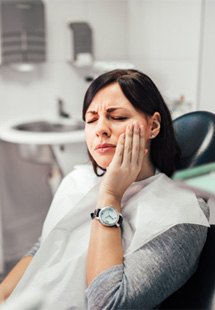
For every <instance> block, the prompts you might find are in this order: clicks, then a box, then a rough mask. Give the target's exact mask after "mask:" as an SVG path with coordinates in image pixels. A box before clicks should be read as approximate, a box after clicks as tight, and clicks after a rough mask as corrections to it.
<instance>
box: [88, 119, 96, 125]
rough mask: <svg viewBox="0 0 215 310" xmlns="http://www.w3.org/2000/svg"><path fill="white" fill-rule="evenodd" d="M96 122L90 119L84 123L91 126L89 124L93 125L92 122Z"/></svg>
mask: <svg viewBox="0 0 215 310" xmlns="http://www.w3.org/2000/svg"><path fill="white" fill-rule="evenodd" d="M95 121H96V119H91V120H89V121H86V123H87V124H91V123H93V122H95Z"/></svg>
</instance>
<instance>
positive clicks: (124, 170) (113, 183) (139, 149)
mask: <svg viewBox="0 0 215 310" xmlns="http://www.w3.org/2000/svg"><path fill="white" fill-rule="evenodd" d="M147 152H148V150H147V149H146V148H145V132H144V128H143V126H142V125H139V124H138V123H137V122H135V123H133V124H129V125H128V126H127V127H126V131H125V133H122V134H121V135H120V136H119V139H118V144H117V147H116V151H115V154H114V156H113V159H112V161H111V163H110V165H109V166H108V168H107V172H106V173H105V176H104V178H103V180H102V183H101V187H100V192H101V193H102V195H103V194H108V195H112V196H114V197H115V198H116V199H118V200H119V201H120V200H121V198H122V196H123V194H124V192H125V191H126V189H127V188H128V186H129V185H130V184H131V183H132V182H134V181H135V180H136V179H137V176H138V175H139V173H140V170H141V168H142V164H143V159H144V156H145V155H146V154H147Z"/></svg>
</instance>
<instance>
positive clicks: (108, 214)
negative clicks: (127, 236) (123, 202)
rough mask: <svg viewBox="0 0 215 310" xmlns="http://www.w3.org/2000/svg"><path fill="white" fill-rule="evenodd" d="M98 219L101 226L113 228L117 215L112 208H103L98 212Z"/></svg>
mask: <svg viewBox="0 0 215 310" xmlns="http://www.w3.org/2000/svg"><path fill="white" fill-rule="evenodd" d="M99 218H100V221H101V223H102V224H104V225H106V226H115V225H116V224H117V222H118V220H119V214H118V212H117V211H116V210H115V209H114V208H111V207H105V208H103V209H101V211H100V212H99Z"/></svg>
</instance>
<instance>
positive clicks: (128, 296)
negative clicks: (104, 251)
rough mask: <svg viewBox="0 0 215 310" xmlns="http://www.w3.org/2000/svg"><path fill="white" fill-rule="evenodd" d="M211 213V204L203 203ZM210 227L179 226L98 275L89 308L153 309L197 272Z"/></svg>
mask: <svg viewBox="0 0 215 310" xmlns="http://www.w3.org/2000/svg"><path fill="white" fill-rule="evenodd" d="M200 205H201V207H202V209H203V211H204V212H205V213H206V215H207V211H208V210H207V207H206V206H205V204H204V203H203V202H200ZM206 237H207V227H205V226H200V225H194V224H180V225H176V226H174V227H172V228H170V229H169V230H167V231H166V232H164V233H162V234H161V235H159V236H158V237H156V238H154V239H153V240H151V241H150V242H148V243H147V244H145V245H144V246H143V247H142V248H140V249H139V250H137V251H136V252H134V253H132V254H130V255H128V256H126V257H125V258H124V262H123V264H121V265H117V266H114V267H112V268H110V269H108V270H106V271H104V272H103V273H101V274H100V275H98V276H97V277H96V278H95V279H94V280H93V281H92V283H91V284H90V286H89V287H88V289H87V291H86V294H87V299H88V309H97V310H99V309H102V310H104V309H105V310H108V309H124V310H125V309H151V308H154V307H156V306H158V305H159V304H160V303H161V302H162V301H164V300H165V299H166V298H167V297H168V296H169V295H171V294H172V293H173V292H175V291H176V290H178V289H179V288H180V287H181V286H182V285H183V284H185V282H186V281H187V280H188V279H189V278H190V277H191V275H192V274H193V273H194V272H195V270H196V267H197V264H198V259H199V256H200V253H201V251H202V248H203V246H204V243H205V240H206Z"/></svg>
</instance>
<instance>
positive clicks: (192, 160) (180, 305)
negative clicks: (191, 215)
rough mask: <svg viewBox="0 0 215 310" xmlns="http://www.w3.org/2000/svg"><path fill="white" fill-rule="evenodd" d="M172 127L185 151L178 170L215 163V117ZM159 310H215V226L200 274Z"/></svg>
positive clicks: (182, 120)
mask: <svg viewBox="0 0 215 310" xmlns="http://www.w3.org/2000/svg"><path fill="white" fill-rule="evenodd" d="M173 126H174V130H175V135H176V139H177V141H178V143H179V145H180V147H181V150H182V159H181V162H180V163H179V166H178V170H180V169H185V168H188V167H196V166H199V165H202V164H207V163H211V162H215V114H213V113H210V112H206V111H197V112H191V113H188V114H185V115H182V116H180V117H179V118H177V119H175V120H174V121H173ZM214 207H215V206H214ZM160 309H195V310H196V309H204V310H214V309H215V225H214V224H213V225H211V227H210V228H209V230H208V236H207V240H206V243H205V246H204V248H203V251H202V253H201V256H200V261H199V265H198V268H197V271H196V272H195V273H194V275H193V276H192V277H191V278H190V279H189V281H188V282H187V283H186V284H185V285H184V286H183V287H181V288H180V289H179V290H178V291H176V292H175V293H173V294H172V295H171V296H170V297H169V298H167V299H166V300H165V301H164V302H163V303H162V305H161V306H160Z"/></svg>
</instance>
